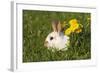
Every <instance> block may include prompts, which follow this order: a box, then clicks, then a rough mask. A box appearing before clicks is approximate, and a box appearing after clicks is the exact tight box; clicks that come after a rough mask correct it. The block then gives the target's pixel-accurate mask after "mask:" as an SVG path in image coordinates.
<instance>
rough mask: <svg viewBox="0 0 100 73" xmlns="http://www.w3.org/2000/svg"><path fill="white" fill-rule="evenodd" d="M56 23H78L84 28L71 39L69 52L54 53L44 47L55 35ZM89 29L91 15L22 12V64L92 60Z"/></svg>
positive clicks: (72, 35) (73, 34) (71, 36)
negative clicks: (54, 23)
mask: <svg viewBox="0 0 100 73" xmlns="http://www.w3.org/2000/svg"><path fill="white" fill-rule="evenodd" d="M53 19H58V20H60V21H61V23H63V22H64V21H66V22H67V23H68V22H69V21H70V20H71V19H77V20H78V22H79V23H80V24H82V26H83V28H82V32H81V33H78V34H76V33H72V34H71V35H70V36H69V37H70V45H69V47H68V50H66V51H55V52H53V51H52V50H48V49H47V48H46V47H44V41H45V38H46V37H47V35H48V34H49V33H50V32H52V27H51V21H52V20H53ZM90 27H91V14H90V13H76V12H50V11H34V10H23V62H41V61H61V60H85V59H90V58H91V28H90Z"/></svg>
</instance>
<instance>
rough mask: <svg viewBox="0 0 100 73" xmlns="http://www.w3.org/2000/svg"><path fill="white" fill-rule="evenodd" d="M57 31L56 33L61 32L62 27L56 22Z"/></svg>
mask: <svg viewBox="0 0 100 73" xmlns="http://www.w3.org/2000/svg"><path fill="white" fill-rule="evenodd" d="M57 30H58V32H61V30H62V26H61V23H60V21H59V22H58V25H57Z"/></svg>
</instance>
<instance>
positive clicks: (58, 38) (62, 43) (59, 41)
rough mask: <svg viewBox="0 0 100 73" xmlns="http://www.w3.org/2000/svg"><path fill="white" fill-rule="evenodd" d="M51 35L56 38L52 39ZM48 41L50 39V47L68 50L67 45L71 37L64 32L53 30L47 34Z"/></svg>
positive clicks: (48, 44) (48, 45)
mask: <svg viewBox="0 0 100 73" xmlns="http://www.w3.org/2000/svg"><path fill="white" fill-rule="evenodd" d="M50 37H53V38H54V39H53V40H50ZM46 41H48V43H47V47H48V48H56V49H57V50H61V49H66V50H67V47H66V46H67V44H68V42H69V37H67V36H65V35H63V34H62V35H60V34H59V33H58V32H52V33H50V34H49V35H48V36H47V38H46Z"/></svg>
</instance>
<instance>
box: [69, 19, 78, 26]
mask: <svg viewBox="0 0 100 73" xmlns="http://www.w3.org/2000/svg"><path fill="white" fill-rule="evenodd" d="M69 24H70V25H71V26H72V25H74V24H77V20H76V19H72V20H70V21H69Z"/></svg>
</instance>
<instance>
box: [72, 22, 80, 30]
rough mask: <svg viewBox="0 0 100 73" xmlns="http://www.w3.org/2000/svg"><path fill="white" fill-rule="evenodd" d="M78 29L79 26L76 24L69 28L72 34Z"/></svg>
mask: <svg viewBox="0 0 100 73" xmlns="http://www.w3.org/2000/svg"><path fill="white" fill-rule="evenodd" d="M78 28H79V24H78V23H77V24H74V25H71V26H70V29H71V30H72V32H74V31H75V30H76V29H78Z"/></svg>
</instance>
